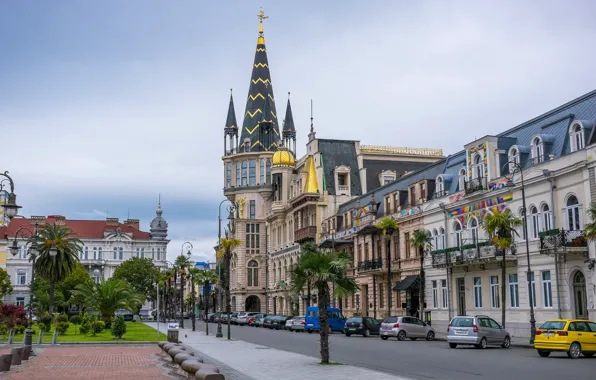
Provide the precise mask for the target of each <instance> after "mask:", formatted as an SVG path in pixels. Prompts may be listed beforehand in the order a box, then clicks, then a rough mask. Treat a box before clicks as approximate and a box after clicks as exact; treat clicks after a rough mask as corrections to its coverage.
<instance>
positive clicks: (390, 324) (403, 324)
mask: <svg viewBox="0 0 596 380" xmlns="http://www.w3.org/2000/svg"><path fill="white" fill-rule="evenodd" d="M380 335H381V339H383V340H387V339H389V337H396V338H397V340H405V339H406V338H410V339H411V340H416V339H418V338H424V339H426V340H434V339H435V329H433V328H432V327H431V326H429V325H428V324H426V323H424V322H422V321H421V320H420V319H418V318H415V317H396V316H391V317H387V318H385V319H384V320H383V322H382V323H381V331H380Z"/></svg>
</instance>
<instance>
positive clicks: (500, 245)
mask: <svg viewBox="0 0 596 380" xmlns="http://www.w3.org/2000/svg"><path fill="white" fill-rule="evenodd" d="M522 224H523V223H522V221H521V219H519V218H518V217H517V216H515V215H513V214H512V213H511V211H510V210H509V209H505V210H504V211H499V210H497V209H494V210H492V211H491V213H487V214H486V215H485V216H484V223H483V225H482V228H483V229H484V231H485V232H486V234H487V235H488V236H489V237H490V239H491V243H492V244H493V246H494V247H495V249H496V250H498V251H499V252H501V253H502V254H503V262H502V263H501V282H502V284H501V324H502V325H503V326H505V301H506V299H507V298H506V297H507V287H506V286H505V277H506V275H507V267H506V265H505V251H506V250H507V249H509V248H510V247H511V244H512V243H513V236H514V234H515V235H518V233H517V230H516V228H517V227H519V226H521V225H522Z"/></svg>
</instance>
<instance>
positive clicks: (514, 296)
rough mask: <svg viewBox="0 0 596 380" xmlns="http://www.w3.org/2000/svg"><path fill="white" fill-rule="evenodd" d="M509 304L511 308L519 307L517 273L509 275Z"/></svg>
mask: <svg viewBox="0 0 596 380" xmlns="http://www.w3.org/2000/svg"><path fill="white" fill-rule="evenodd" d="M509 301H510V302H509V304H510V306H511V307H519V286H518V284H517V273H512V274H510V275H509Z"/></svg>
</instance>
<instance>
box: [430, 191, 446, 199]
mask: <svg viewBox="0 0 596 380" xmlns="http://www.w3.org/2000/svg"><path fill="white" fill-rule="evenodd" d="M447 195H449V192H448V191H447V190H442V191H435V194H434V195H433V199H438V198H443V197H446V196H447Z"/></svg>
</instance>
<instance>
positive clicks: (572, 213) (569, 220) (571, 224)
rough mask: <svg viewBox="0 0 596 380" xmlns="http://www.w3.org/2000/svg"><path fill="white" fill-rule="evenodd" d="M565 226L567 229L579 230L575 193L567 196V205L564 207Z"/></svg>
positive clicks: (577, 204)
mask: <svg viewBox="0 0 596 380" xmlns="http://www.w3.org/2000/svg"><path fill="white" fill-rule="evenodd" d="M565 226H566V227H567V229H568V230H569V231H577V230H580V229H581V228H580V223H579V201H578V200H577V197H576V196H575V195H572V196H570V197H569V198H567V207H566V208H565Z"/></svg>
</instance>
